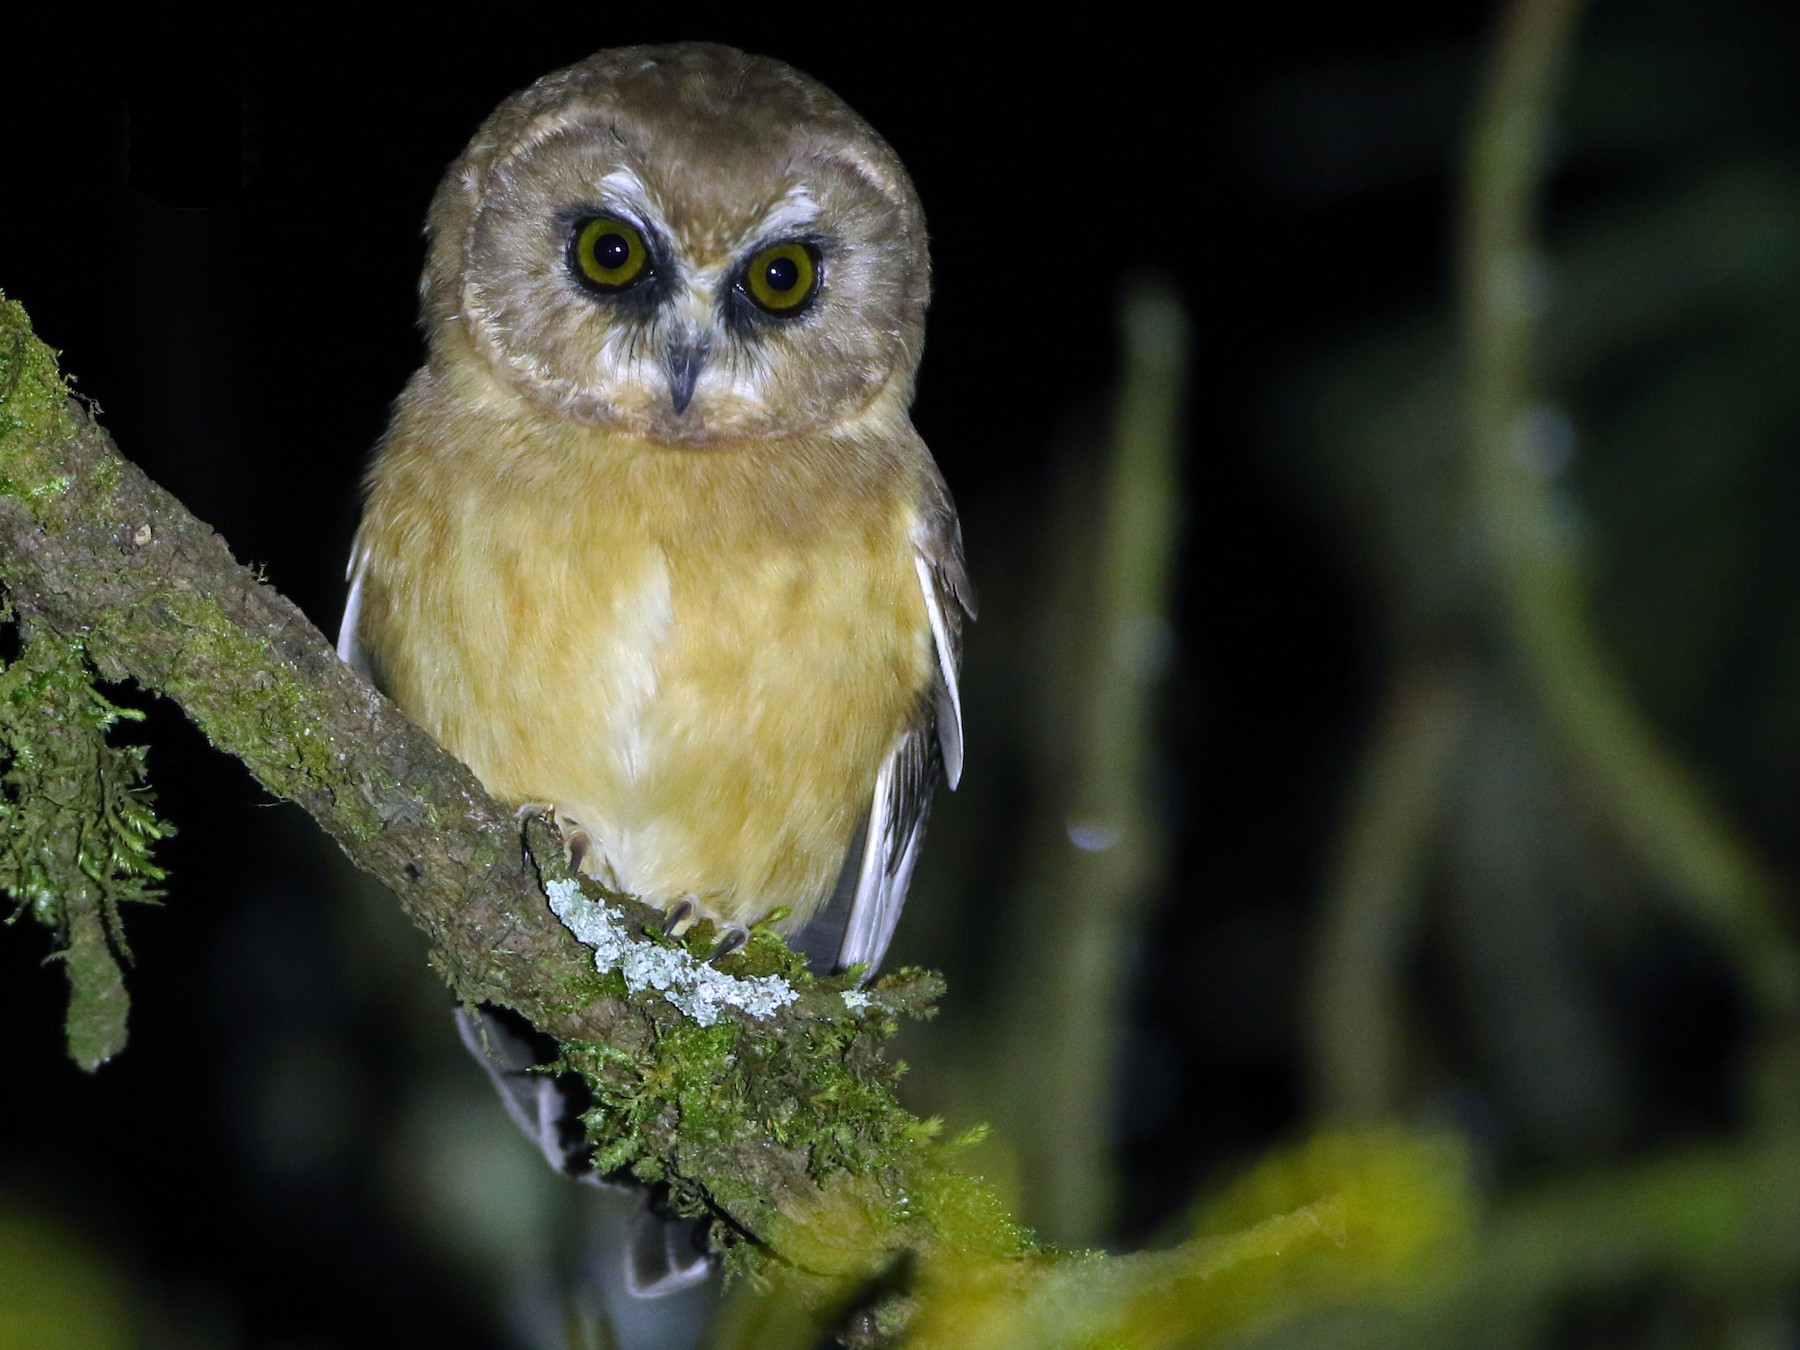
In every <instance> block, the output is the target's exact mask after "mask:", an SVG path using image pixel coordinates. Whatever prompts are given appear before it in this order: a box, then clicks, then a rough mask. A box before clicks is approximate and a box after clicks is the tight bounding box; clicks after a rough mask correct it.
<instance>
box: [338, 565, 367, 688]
mask: <svg viewBox="0 0 1800 1350" xmlns="http://www.w3.org/2000/svg"><path fill="white" fill-rule="evenodd" d="M368 570H369V552H368V550H367V549H365V548H363V547H362V545H361V544H358V545H357V546H356V547H355V548H353V549H351V550H350V566H349V568H348V569H347V570H346V572H345V575H346V576H347V577H348V578H349V581H350V598H349V599H347V600H346V601H344V617H343V621H342V622H340V623H339V624H338V640H337V654H338V660H340V661H342V662H343V663H344V664H345V665H347V666H349V667H351V668H352V669H353V670H358V671H361V672H362V674H363V675H365V676H366V675H368V674H369V656H368V653H367V652H365V651H364V650H363V647H362V640H361V639H360V638H358V637H357V635H356V621H357V618H358V617H359V616H360V615H361V614H362V598H363V574H364V573H366V572H367V571H368Z"/></svg>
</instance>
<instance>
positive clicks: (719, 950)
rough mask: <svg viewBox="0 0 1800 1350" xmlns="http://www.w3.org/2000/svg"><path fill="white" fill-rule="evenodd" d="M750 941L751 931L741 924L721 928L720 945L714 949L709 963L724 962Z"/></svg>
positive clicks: (725, 925)
mask: <svg viewBox="0 0 1800 1350" xmlns="http://www.w3.org/2000/svg"><path fill="white" fill-rule="evenodd" d="M749 940H750V930H749V929H748V928H746V927H744V925H743V924H741V923H727V924H721V925H720V926H719V945H718V946H716V947H714V948H713V951H712V955H711V956H709V957H707V958H706V959H707V960H708V961H722V960H724V959H725V958H726V957H727V956H730V955H731V954H732V953H733V952H735V951H737V950H738V948H740V947H742V946H743V945H744V944H745V943H746V942H748V941H749Z"/></svg>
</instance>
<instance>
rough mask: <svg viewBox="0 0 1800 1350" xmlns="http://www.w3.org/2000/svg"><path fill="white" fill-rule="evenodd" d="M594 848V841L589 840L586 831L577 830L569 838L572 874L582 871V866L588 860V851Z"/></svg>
mask: <svg viewBox="0 0 1800 1350" xmlns="http://www.w3.org/2000/svg"><path fill="white" fill-rule="evenodd" d="M593 846H594V841H593V840H592V839H589V838H588V834H587V831H586V830H577V831H575V833H574V834H572V835H570V836H569V870H570V871H571V872H579V871H580V870H581V864H582V863H583V862H584V861H585V860H586V858H587V855H588V850H589V849H591V848H592V847H593Z"/></svg>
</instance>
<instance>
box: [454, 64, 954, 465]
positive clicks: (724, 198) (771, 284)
mask: <svg viewBox="0 0 1800 1350" xmlns="http://www.w3.org/2000/svg"><path fill="white" fill-rule="evenodd" d="M428 233H429V235H430V237H431V248H430V256H429V260H428V262H427V265H426V271H425V279H424V298H425V306H424V308H425V318H426V322H427V324H428V326H429V328H430V330H431V341H432V356H433V360H434V362H454V361H456V360H466V359H468V357H469V356H471V355H473V356H474V357H475V359H477V360H480V361H483V362H485V363H486V365H487V367H488V368H489V369H490V370H491V371H492V373H493V374H495V375H496V376H497V377H498V378H499V379H500V380H501V381H502V383H503V384H504V385H506V386H508V387H510V388H511V389H512V390H513V391H515V392H516V393H517V394H519V395H520V396H522V397H524V398H527V399H530V400H532V401H534V402H536V403H537V404H539V405H542V406H544V407H547V408H549V409H553V410H554V411H555V412H556V413H557V414H559V415H561V416H565V417H570V418H574V419H578V420H580V421H584V422H588V423H591V424H594V425H596V426H601V427H608V428H616V429H619V430H622V431H626V432H629V433H633V434H636V435H640V436H643V437H645V438H647V439H650V440H653V441H660V442H666V443H670V444H678V445H695V446H704V445H709V444H720V443H726V442H730V441H732V440H735V439H738V438H742V437H766V436H769V435H783V434H794V433H804V432H806V431H809V430H814V429H818V428H822V427H826V426H831V425H834V424H837V423H839V422H842V421H844V420H845V419H847V418H851V417H854V416H856V415H857V414H859V413H861V412H863V411H864V410H865V409H869V408H870V407H872V406H873V405H875V404H877V403H878V401H880V400H884V399H887V400H895V401H897V404H896V406H898V407H900V408H904V407H905V406H906V404H907V402H908V401H909V400H910V398H911V392H912V381H913V375H914V372H915V370H916V368H917V365H918V358H919V348H920V344H921V340H922V338H923V334H924V322H925V302H926V294H927V290H928V284H929V278H928V271H929V265H928V261H927V256H926V247H925V222H924V216H923V214H922V213H921V211H920V208H919V202H918V197H917V194H916V193H915V192H914V190H913V186H912V183H911V181H910V180H909V179H908V178H907V176H906V170H905V169H904V168H903V167H902V166H901V164H900V161H899V159H898V157H897V156H896V155H895V154H894V152H893V150H891V149H890V148H889V147H888V145H887V144H886V143H885V142H884V141H882V139H881V138H880V137H879V136H877V135H876V134H875V132H874V131H873V130H871V129H870V128H869V126H868V125H867V124H866V123H864V122H863V121H862V119H861V118H859V117H857V115H856V114H855V113H853V112H851V111H850V109H849V108H848V107H846V106H845V105H844V103H843V102H842V101H841V100H840V99H838V98H837V96H836V95H834V94H832V93H831V91H830V90H828V89H826V88H824V87H823V86H822V85H819V84H817V83H815V82H814V81H812V80H810V79H808V78H807V77H805V76H804V75H801V74H799V73H798V72H797V71H794V70H791V69H789V68H788V67H787V66H784V65H782V64H781V63H780V62H778V61H772V60H769V59H767V58H764V57H756V56H747V55H745V54H744V53H743V52H739V51H735V50H733V49H731V48H729V47H719V46H711V45H703V44H688V43H684V44H680V45H676V46H669V47H633V48H623V49H620V50H616V51H604V52H600V53H598V54H597V55H595V56H592V57H590V58H589V59H588V60H586V61H583V62H581V63H580V64H579V65H574V66H570V67H568V68H567V69H565V70H560V71H557V72H556V73H554V74H552V75H547V76H545V77H544V78H543V79H541V80H539V81H538V82H537V83H536V84H534V85H532V86H531V87H530V88H529V89H526V90H524V91H523V92H521V93H519V94H516V95H514V96H513V97H512V98H510V99H508V100H507V101H506V102H505V103H503V104H501V105H500V107H499V108H498V109H496V110H495V112H494V114H493V115H492V116H491V117H489V118H488V120H487V122H486V123H485V124H484V125H483V126H482V128H481V130H480V131H479V132H477V133H476V136H475V139H474V140H473V141H472V142H470V144H469V147H468V149H467V150H465V151H464V152H463V154H462V156H461V158H459V159H458V160H457V161H456V163H455V164H453V165H451V167H450V171H449V172H448V173H447V174H446V175H445V177H444V181H443V183H442V184H441V185H440V187H439V188H438V191H437V195H436V197H435V199H434V200H433V202H432V207H431V216H430V220H429V223H428Z"/></svg>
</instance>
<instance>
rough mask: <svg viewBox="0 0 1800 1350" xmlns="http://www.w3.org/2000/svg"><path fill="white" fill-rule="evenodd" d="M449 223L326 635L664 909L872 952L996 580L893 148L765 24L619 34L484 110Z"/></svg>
mask: <svg viewBox="0 0 1800 1350" xmlns="http://www.w3.org/2000/svg"><path fill="white" fill-rule="evenodd" d="M427 234H428V236H429V239H430V251H429V258H428V261H427V264H426V269H425V276H424V281H423V309H424V320H425V326H426V329H427V332H428V335H429V359H428V360H427V362H426V364H425V366H424V367H423V368H422V369H421V370H420V371H419V372H418V373H417V374H416V375H415V376H414V377H413V379H412V381H411V382H410V383H409V384H408V385H407V387H406V390H405V392H404V393H403V394H402V395H401V396H400V399H399V401H398V403H397V404H396V406H395V410H394V415H393V420H392V422H391V424H390V426H389V428H388V431H387V435H386V436H385V438H384V439H383V441H382V444H381V447H380V450H379V452H378V453H377V455H376V458H375V462H374V465H373V468H372V470H371V472H370V474H369V478H368V484H367V504H366V507H365V509H364V513H363V519H362V524H361V528H360V530H359V531H358V534H357V539H356V545H355V551H354V554H353V557H352V560H351V570H350V576H351V587H350V596H349V603H348V605H347V607H346V610H345V613H344V621H343V627H342V632H341V636H340V639H339V653H340V654H341V655H342V656H343V658H344V659H345V660H346V661H349V662H351V663H352V664H354V665H356V666H358V667H360V668H361V669H363V670H365V671H366V672H367V673H368V674H369V675H370V676H371V678H373V679H374V681H375V682H376V683H377V684H378V685H379V686H380V687H381V688H382V689H384V690H385V691H386V692H387V693H388V694H389V695H391V696H392V697H393V699H394V700H395V701H396V702H397V703H398V704H399V705H400V707H401V708H403V709H404V710H405V711H406V712H407V713H408V714H409V715H410V716H411V717H412V718H413V719H414V720H415V721H416V722H418V723H419V724H420V725H421V726H423V727H424V728H425V729H426V730H428V731H429V732H431V734H432V735H433V736H435V737H436V738H437V739H438V740H439V741H440V742H442V743H443V744H444V745H445V746H446V747H448V748H449V749H450V750H451V751H453V752H454V753H455V754H456V755H458V756H459V757H460V758H462V759H463V760H464V761H465V762H467V763H468V764H469V766H470V767H471V768H472V769H474V771H475V773H476V774H477V775H478V776H479V777H480V779H481V780H482V782H483V783H484V784H485V785H486V786H487V787H488V788H489V790H490V791H492V792H493V793H494V794H495V795H496V796H497V797H499V798H501V799H503V800H506V801H510V802H515V803H520V804H525V803H547V804H549V805H551V806H553V807H554V808H555V810H556V813H557V815H558V817H559V819H560V820H561V821H562V822H563V823H564V825H565V830H566V832H567V833H568V834H569V837H570V838H571V840H572V845H571V847H572V852H573V853H574V854H575V855H576V856H578V857H579V859H580V862H581V865H582V867H583V868H584V870H586V871H588V872H589V873H591V874H592V875H594V876H596V877H597V878H599V879H600V880H602V881H603V882H605V883H607V884H608V885H611V886H614V887H616V888H618V889H620V890H624V891H627V892H630V893H633V894H635V895H638V896H640V897H642V898H643V899H645V900H646V901H648V902H650V903H652V904H654V905H657V906H660V907H662V908H663V909H664V910H665V911H666V912H667V913H668V915H669V917H670V922H671V924H678V923H681V922H685V921H686V920H688V919H689V918H691V917H695V916H704V917H708V918H711V919H713V920H714V921H715V922H716V923H717V924H718V925H719V926H720V927H721V928H722V929H723V930H726V931H730V930H732V929H741V928H744V927H746V926H749V925H754V924H757V923H759V922H765V921H767V922H771V923H772V925H773V926H774V927H775V928H776V930H777V931H780V932H782V933H785V934H788V935H790V936H791V937H792V938H793V939H794V940H795V941H796V942H797V943H798V944H800V945H801V946H802V947H803V948H804V949H805V950H807V951H808V952H809V953H810V954H811V955H812V957H813V959H814V960H815V962H816V963H817V964H819V965H821V966H824V967H829V968H834V969H841V968H844V967H847V966H850V965H854V964H859V963H865V964H867V965H869V966H871V967H873V966H874V965H875V964H876V963H878V962H879V961H880V960H881V958H882V954H883V953H884V952H885V950H886V948H887V945H888V940H889V938H890V937H891V936H892V934H893V930H894V924H895V921H896V919H897V918H898V917H899V914H900V908H901V904H902V902H903V901H904V899H905V895H906V889H907V884H908V880H909V878H910V876H911V874H912V869H913V862H914V859H915V857H916V854H917V851H918V847H919V839H920V833H921V829H922V827H923V824H924V820H925V815H926V809H927V806H928V803H929V799H930V796H931V792H932V789H933V787H934V785H935V781H936V779H937V777H938V774H939V772H940V770H941V771H942V772H943V773H944V774H945V775H946V776H947V777H948V778H949V781H950V783H951V785H952V786H954V785H955V783H956V780H957V777H958V775H959V772H960V769H961V764H962V731H961V712H960V706H959V701H958V695H957V664H958V658H959V648H960V631H961V625H962V621H963V618H964V617H965V615H971V614H972V613H973V609H974V606H973V603H972V598H971V594H970V590H969V585H968V582H967V580H966V579H965V576H964V571H963V563H962V556H961V554H962V549H961V540H960V534H959V530H958V526H957V522H956V516H955V513H954V511H953V509H952V506H951V503H950V498H949V496H948V494H947V492H946V490H945V487H944V483H943V480H942V479H941V477H940V476H939V474H938V471H937V468H936V466H935V465H934V464H933V462H932V459H931V455H930V453H929V452H928V451H927V450H926V448H925V445H924V443H923V442H922V441H921V440H920V439H919V436H918V433H917V432H915V431H914V430H913V427H912V423H911V421H910V419H909V417H908V407H909V404H910V402H911V400H912V394H913V380H914V372H915V370H916V368H917V366H918V361H919V350H920V345H921V341H922V338H923V332H924V319H925V305H926V296H927V289H928V271H929V266H928V260H927V256H926V243H925V223H924V219H923V216H922V214H921V211H920V207H919V202H918V198H917V196H916V194H915V192H914V190H913V186H912V184H911V182H910V181H909V180H908V178H907V175H906V171H905V170H904V169H903V168H902V167H901V164H900V161H899V159H898V158H897V157H896V156H895V154H894V152H893V150H891V149H890V148H889V147H888V146H887V144H886V143H884V142H883V141H882V140H881V138H880V137H879V136H877V135H876V134H875V133H874V131H873V130H871V129H870V128H869V127H868V126H867V125H866V124H865V123H864V122H863V121H862V120H861V119H860V118H859V117H857V116H856V114H854V113H853V112H851V111H850V109H849V108H847V107H846V106H845V105H844V104H843V103H842V102H841V101H840V100H839V99H838V98H837V97H836V96H835V95H833V94H832V93H831V92H830V91H828V90H827V89H825V88H823V87H822V86H820V85H819V84H817V83H815V82H813V81H812V80H810V79H808V78H806V77H805V76H803V75H800V74H798V73H797V72H795V71H793V70H791V69H789V68H788V67H786V66H784V65H782V64H780V63H779V62H776V61H773V60H769V59H767V58H763V57H755V56H747V55H745V54H744V53H742V52H739V51H734V50H732V49H730V48H727V47H719V46H710V45H701V44H681V45H676V46H669V47H637V48H628V49H623V50H618V51H604V52H600V53H598V54H597V55H595V56H593V57H590V58H589V59H588V60H586V61H583V62H581V63H579V64H578V65H574V66H570V67H568V68H567V69H565V70H561V71H558V72H556V73H555V74H552V75H548V76H546V77H545V78H543V79H542V80H539V81H538V82H537V83H536V84H534V85H532V86H531V87H530V88H529V89H526V90H525V91H523V92H522V93H520V94H517V95H515V96H514V97H512V98H510V99H508V100H507V101H506V102H505V103H503V104H502V105H501V106H500V107H499V108H498V109H497V110H496V111H495V112H494V114H493V115H492V116H491V117H490V118H488V120H487V122H486V123H485V124H484V125H483V126H482V128H481V129H480V131H478V132H477V133H476V135H475V139H474V140H473V141H472V142H471V143H470V144H469V146H468V148H467V149H466V150H465V151H464V152H463V154H462V156H461V158H459V159H458V160H457V161H456V162H455V163H454V164H453V165H452V166H451V167H450V170H449V172H448V173H447V174H446V175H445V177H444V180H443V183H442V185H441V186H440V187H439V189H438V191H437V194H436V197H435V198H434V200H433V202H432V206H431V212H430V217H429V221H428V225H427Z"/></svg>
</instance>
